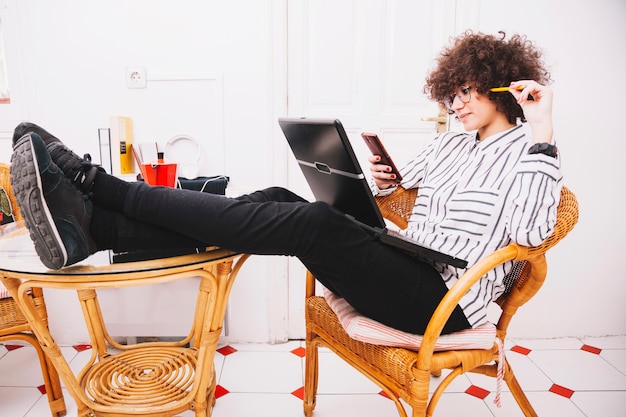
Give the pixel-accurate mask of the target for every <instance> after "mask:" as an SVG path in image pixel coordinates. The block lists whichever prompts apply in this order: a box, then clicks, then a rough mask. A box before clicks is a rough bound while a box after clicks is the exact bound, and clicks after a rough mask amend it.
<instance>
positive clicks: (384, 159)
mask: <svg viewBox="0 0 626 417" xmlns="http://www.w3.org/2000/svg"><path fill="white" fill-rule="evenodd" d="M361 137H362V138H363V140H364V141H365V144H366V145H367V147H368V148H369V149H370V152H372V155H379V156H380V162H378V163H379V164H383V165H389V166H390V167H391V172H390V174H396V181H398V182H400V181H401V180H402V175H400V171H399V170H398V168H397V167H396V164H394V163H393V160H392V159H391V157H390V156H389V153H388V152H387V150H386V149H385V147H384V146H383V144H382V142H381V141H380V138H379V137H378V135H377V134H375V133H365V132H364V133H361Z"/></svg>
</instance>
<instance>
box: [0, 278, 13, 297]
mask: <svg viewBox="0 0 626 417" xmlns="http://www.w3.org/2000/svg"><path fill="white" fill-rule="evenodd" d="M10 296H11V294H9V290H7V289H6V287H5V286H4V285H3V284H2V283H1V282H0V299H3V298H7V297H10Z"/></svg>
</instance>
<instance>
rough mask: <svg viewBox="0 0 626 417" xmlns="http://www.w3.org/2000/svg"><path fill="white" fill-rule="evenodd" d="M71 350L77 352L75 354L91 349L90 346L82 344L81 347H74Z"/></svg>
mask: <svg viewBox="0 0 626 417" xmlns="http://www.w3.org/2000/svg"><path fill="white" fill-rule="evenodd" d="M73 348H74V349H75V350H76V351H77V352H83V351H85V350H89V349H91V345H89V344H82V345H74V346H73Z"/></svg>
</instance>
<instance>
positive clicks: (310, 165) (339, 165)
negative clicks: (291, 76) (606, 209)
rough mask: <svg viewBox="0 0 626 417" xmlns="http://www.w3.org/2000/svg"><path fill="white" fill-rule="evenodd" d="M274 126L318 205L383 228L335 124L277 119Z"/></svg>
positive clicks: (351, 152)
mask: <svg viewBox="0 0 626 417" xmlns="http://www.w3.org/2000/svg"><path fill="white" fill-rule="evenodd" d="M278 123H279V124H280V127H281V129H282V130H283V133H284V134H285V137H286V138H287V141H288V142H289V146H290V147H291V150H292V151H293V154H294V156H295V157H296V160H297V162H298V165H299V166H300V169H301V170H302V173H303V174H304V176H305V178H306V180H307V182H308V184H309V187H311V191H312V192H313V195H314V196H315V198H316V199H317V200H318V201H323V202H325V203H327V204H329V205H331V206H333V207H335V208H337V209H339V210H340V211H342V212H343V213H345V214H348V215H350V216H352V217H354V218H355V219H356V220H358V221H359V222H361V223H365V224H366V225H368V226H370V227H375V228H384V227H385V222H384V220H383V218H382V215H381V214H380V211H379V210H378V207H377V206H376V201H375V200H374V197H373V196H372V192H371V190H370V188H369V185H368V183H367V180H366V179H365V175H363V171H362V170H361V167H360V165H359V162H358V160H357V158H356V156H355V154H354V150H353V149H352V145H351V144H350V141H349V140H348V136H347V135H346V132H345V130H344V128H343V126H342V124H341V122H340V121H339V120H333V119H306V118H280V119H278Z"/></svg>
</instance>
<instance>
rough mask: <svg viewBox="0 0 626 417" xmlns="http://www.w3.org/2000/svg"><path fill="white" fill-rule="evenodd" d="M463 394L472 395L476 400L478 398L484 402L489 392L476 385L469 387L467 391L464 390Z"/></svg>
mask: <svg viewBox="0 0 626 417" xmlns="http://www.w3.org/2000/svg"><path fill="white" fill-rule="evenodd" d="M465 393H466V394H469V395H473V396H474V397H476V398H480V399H481V400H484V399H485V397H487V395H489V391H487V390H486V389H483V388H481V387H478V386H476V385H472V386H470V387H469V388H468V389H466V390H465Z"/></svg>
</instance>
